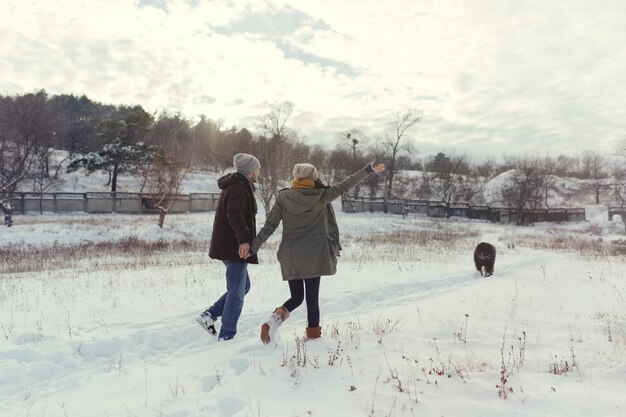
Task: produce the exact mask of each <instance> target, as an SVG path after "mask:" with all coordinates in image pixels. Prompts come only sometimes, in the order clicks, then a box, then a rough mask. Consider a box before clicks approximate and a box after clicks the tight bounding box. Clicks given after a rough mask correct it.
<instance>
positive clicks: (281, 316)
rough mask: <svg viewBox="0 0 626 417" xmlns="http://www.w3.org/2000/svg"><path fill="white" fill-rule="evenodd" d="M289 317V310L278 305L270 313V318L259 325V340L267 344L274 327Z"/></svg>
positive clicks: (274, 329)
mask: <svg viewBox="0 0 626 417" xmlns="http://www.w3.org/2000/svg"><path fill="white" fill-rule="evenodd" d="M288 318H289V310H287V307H285V306H280V307H277V308H276V310H274V312H273V313H272V315H271V317H270V319H269V320H268V321H266V322H265V323H263V325H262V326H261V341H262V342H263V343H264V344H266V345H267V344H268V343H269V342H270V340H271V339H273V338H274V334H275V333H276V329H278V328H279V327H280V325H281V324H282V322H283V321H285V320H287V319H288Z"/></svg>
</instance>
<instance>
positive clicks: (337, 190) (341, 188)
mask: <svg viewBox="0 0 626 417" xmlns="http://www.w3.org/2000/svg"><path fill="white" fill-rule="evenodd" d="M384 170H385V165H384V164H378V165H374V162H370V163H369V164H367V166H366V167H365V168H363V169H360V170H358V171H357V172H355V173H354V174H352V175H350V176H349V177H348V178H346V179H345V180H343V181H341V182H340V183H339V184H337V185H335V186H332V187H330V188H327V189H326V190H325V191H324V194H322V198H321V199H320V202H321V203H323V204H328V203H330V202H331V201H333V200H335V199H336V198H338V197H340V196H341V195H342V194H346V193H347V192H348V191H350V189H351V188H352V187H354V186H356V185H357V184H358V183H360V182H361V181H363V180H364V179H365V178H367V177H368V176H369V175H370V174H374V173H376V174H378V173H380V172H383V171H384Z"/></svg>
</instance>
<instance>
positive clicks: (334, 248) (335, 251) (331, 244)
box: [327, 238, 340, 256]
mask: <svg viewBox="0 0 626 417" xmlns="http://www.w3.org/2000/svg"><path fill="white" fill-rule="evenodd" d="M327 239H328V249H329V250H330V254H331V255H333V256H339V250H340V249H339V245H338V244H337V242H335V239H331V238H327Z"/></svg>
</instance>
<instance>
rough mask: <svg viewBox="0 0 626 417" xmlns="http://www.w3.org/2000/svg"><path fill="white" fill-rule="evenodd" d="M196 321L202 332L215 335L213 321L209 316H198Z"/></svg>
mask: <svg viewBox="0 0 626 417" xmlns="http://www.w3.org/2000/svg"><path fill="white" fill-rule="evenodd" d="M196 321H197V322H198V324H199V325H200V326H202V328H203V329H204V330H206V331H207V332H209V334H212V335H213V336H215V335H216V334H217V331H216V330H215V320H213V319H212V318H211V316H210V315H204V314H200V315H199V316H198V317H196Z"/></svg>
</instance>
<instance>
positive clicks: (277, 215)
mask: <svg viewBox="0 0 626 417" xmlns="http://www.w3.org/2000/svg"><path fill="white" fill-rule="evenodd" d="M282 219H283V208H282V204H281V203H280V202H279V201H278V199H277V200H276V203H275V204H274V207H272V209H271V210H270V213H269V214H268V216H267V218H266V219H265V224H264V225H263V228H262V229H261V230H259V233H257V235H256V238H254V240H253V241H252V245H250V251H251V252H252V253H256V252H258V251H259V249H260V248H261V245H263V243H265V241H266V240H267V239H268V238H269V237H270V236H271V235H272V233H274V231H275V230H276V228H277V227H278V225H279V224H280V221H281V220H282Z"/></svg>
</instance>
